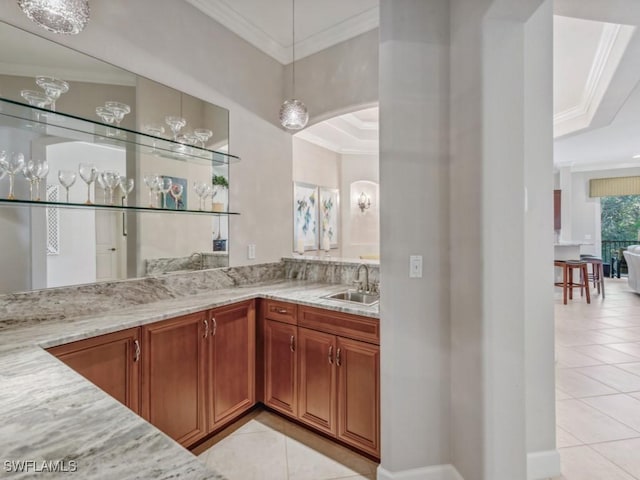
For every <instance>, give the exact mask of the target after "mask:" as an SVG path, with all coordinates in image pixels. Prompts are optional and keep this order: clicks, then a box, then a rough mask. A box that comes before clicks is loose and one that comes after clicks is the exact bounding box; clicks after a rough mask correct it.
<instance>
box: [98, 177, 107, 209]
mask: <svg viewBox="0 0 640 480" xmlns="http://www.w3.org/2000/svg"><path fill="white" fill-rule="evenodd" d="M96 183H97V184H98V186H99V187H100V190H102V203H104V204H106V203H107V183H106V182H105V181H104V175H103V172H100V171H99V172H98V175H96ZM97 201H98V199H97V198H96V202H97Z"/></svg>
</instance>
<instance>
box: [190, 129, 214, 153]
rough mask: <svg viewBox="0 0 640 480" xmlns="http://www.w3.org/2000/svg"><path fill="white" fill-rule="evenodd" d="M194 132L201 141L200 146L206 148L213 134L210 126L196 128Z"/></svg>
mask: <svg viewBox="0 0 640 480" xmlns="http://www.w3.org/2000/svg"><path fill="white" fill-rule="evenodd" d="M193 134H194V135H195V137H196V138H197V139H198V141H199V142H200V146H201V147H202V148H205V144H206V143H207V140H209V139H210V138H211V136H212V135H213V132H212V131H211V130H209V129H208V128H196V129H195V130H194V131H193Z"/></svg>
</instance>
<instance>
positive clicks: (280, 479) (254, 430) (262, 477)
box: [194, 410, 378, 480]
mask: <svg viewBox="0 0 640 480" xmlns="http://www.w3.org/2000/svg"><path fill="white" fill-rule="evenodd" d="M211 445H213V446H211ZM203 450H204V451H203ZM194 453H196V454H199V457H200V459H201V460H203V461H204V462H205V463H207V465H210V466H211V467H212V468H213V469H215V470H216V471H218V472H220V473H222V474H223V475H225V476H226V477H227V478H228V479H229V480H334V479H340V480H373V479H375V478H376V477H375V472H376V468H377V467H378V465H377V464H376V463H375V462H372V461H371V460H369V459H367V458H365V457H363V456H361V455H358V454H357V453H355V452H353V451H351V450H349V449H347V448H345V447H342V446H340V445H337V444H335V443H333V442H331V441H329V440H327V439H326V438H324V437H322V436H320V435H316V434H315V433H313V432H310V431H308V430H306V429H304V428H302V427H300V426H298V425H296V424H294V423H292V422H289V421H287V420H284V419H283V418H281V417H279V416H277V415H275V414H273V413H270V412H268V411H265V410H256V411H254V412H252V413H250V414H249V415H247V416H246V417H244V418H243V419H241V420H240V421H238V422H236V423H234V424H233V425H232V426H230V427H228V428H227V429H225V430H223V431H222V432H221V433H219V434H218V435H216V436H215V437H213V439H212V440H211V441H209V442H207V444H206V445H204V446H201V447H200V448H198V449H196V450H195V451H194Z"/></svg>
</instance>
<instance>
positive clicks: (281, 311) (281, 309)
mask: <svg viewBox="0 0 640 480" xmlns="http://www.w3.org/2000/svg"><path fill="white" fill-rule="evenodd" d="M276 313H280V314H282V315H284V314H285V313H287V309H286V308H282V307H276Z"/></svg>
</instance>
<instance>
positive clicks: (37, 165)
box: [22, 160, 49, 202]
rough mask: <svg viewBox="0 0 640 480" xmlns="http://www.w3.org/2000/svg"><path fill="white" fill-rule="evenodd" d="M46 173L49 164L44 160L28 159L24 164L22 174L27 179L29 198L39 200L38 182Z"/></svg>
mask: <svg viewBox="0 0 640 480" xmlns="http://www.w3.org/2000/svg"><path fill="white" fill-rule="evenodd" d="M48 173H49V164H48V163H47V161H46V160H43V161H39V160H29V161H28V162H26V163H25V164H24V167H23V168H22V174H23V175H24V177H25V178H26V179H27V180H28V181H29V200H31V201H34V200H35V201H36V202H39V201H40V182H41V181H42V180H44V179H45V178H46V177H47V174H48ZM34 187H35V189H34Z"/></svg>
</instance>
